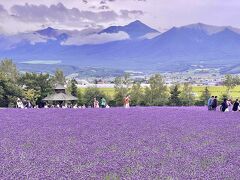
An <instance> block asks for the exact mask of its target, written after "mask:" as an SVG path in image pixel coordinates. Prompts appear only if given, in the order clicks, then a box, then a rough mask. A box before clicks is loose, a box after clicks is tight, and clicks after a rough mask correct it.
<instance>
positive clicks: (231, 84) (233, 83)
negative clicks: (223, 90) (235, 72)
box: [223, 74, 240, 95]
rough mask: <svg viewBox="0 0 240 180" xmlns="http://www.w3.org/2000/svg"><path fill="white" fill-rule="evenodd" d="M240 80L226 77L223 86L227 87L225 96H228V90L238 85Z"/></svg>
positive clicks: (234, 77) (235, 77)
mask: <svg viewBox="0 0 240 180" xmlns="http://www.w3.org/2000/svg"><path fill="white" fill-rule="evenodd" d="M239 83H240V79H239V77H238V76H232V75H230V74H228V75H226V76H225V78H224V81H223V85H224V86H226V87H227V94H228V95H230V90H231V89H233V88H234V87H236V86H237V85H239Z"/></svg>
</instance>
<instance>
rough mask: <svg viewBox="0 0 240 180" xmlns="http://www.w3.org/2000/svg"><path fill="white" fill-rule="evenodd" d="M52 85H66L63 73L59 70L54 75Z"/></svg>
mask: <svg viewBox="0 0 240 180" xmlns="http://www.w3.org/2000/svg"><path fill="white" fill-rule="evenodd" d="M54 83H55V84H61V85H64V84H65V83H66V79H65V76H64V74H63V71H62V70H60V69H57V70H56V72H55V75H54Z"/></svg>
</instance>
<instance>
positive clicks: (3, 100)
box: [0, 59, 240, 107]
mask: <svg viewBox="0 0 240 180" xmlns="http://www.w3.org/2000/svg"><path fill="white" fill-rule="evenodd" d="M239 82H240V80H239V77H238V76H232V75H227V76H226V77H225V79H224V81H223V84H224V85H225V86H226V87H227V92H226V96H229V94H230V93H231V89H233V88H234V87H235V86H237V85H239V84H240V83H239ZM114 83H115V87H114V89H115V93H114V97H110V96H108V95H106V94H105V93H104V92H103V91H101V90H100V89H98V88H96V87H88V88H86V89H85V90H84V92H82V90H81V89H79V88H77V81H76V80H75V79H71V80H70V81H68V83H67V93H69V94H71V95H73V96H76V97H78V102H77V103H78V105H86V106H92V103H93V99H94V98H99V99H100V98H101V97H104V98H105V99H106V100H107V102H108V104H109V105H110V106H122V105H123V99H124V97H125V96H127V95H130V97H131V105H132V106H166V105H167V106H192V105H206V103H207V100H208V99H209V97H210V96H211V94H210V92H209V90H208V87H206V88H205V89H204V91H203V92H202V95H201V97H200V98H196V96H195V94H194V92H193V90H192V86H191V84H189V83H184V84H174V85H172V86H171V87H168V86H167V85H166V84H165V81H164V79H163V77H162V76H161V75H160V74H155V75H153V76H151V77H150V79H149V80H148V83H149V86H147V87H142V86H141V84H140V83H133V82H132V81H131V79H130V76H129V74H125V75H124V76H123V77H117V78H116V79H115V82H114ZM56 84H62V85H64V84H66V79H65V77H64V74H63V72H62V71H61V70H59V69H57V70H56V72H55V74H54V75H50V74H43V73H40V74H37V73H29V72H26V73H20V72H19V71H18V70H17V67H16V65H15V64H14V63H13V62H12V60H9V59H5V60H3V61H1V63H0V107H14V106H15V105H16V100H17V98H25V99H26V100H30V101H31V102H32V103H33V105H36V104H38V103H39V102H41V101H42V99H43V98H45V97H46V96H47V95H49V94H51V93H53V89H54V86H55V85H56Z"/></svg>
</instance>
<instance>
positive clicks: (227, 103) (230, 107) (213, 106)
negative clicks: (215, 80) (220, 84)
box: [208, 96, 240, 112]
mask: <svg viewBox="0 0 240 180" xmlns="http://www.w3.org/2000/svg"><path fill="white" fill-rule="evenodd" d="M217 107H218V97H217V96H212V97H210V98H209V99H208V110H209V111H216V110H217ZM220 111H221V112H229V111H234V112H236V111H240V103H239V100H238V99H236V100H235V101H234V102H232V100H231V99H227V98H224V100H223V102H222V103H221V104H220Z"/></svg>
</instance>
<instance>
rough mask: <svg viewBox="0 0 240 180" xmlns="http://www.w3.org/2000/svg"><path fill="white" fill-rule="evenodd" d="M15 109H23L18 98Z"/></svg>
mask: <svg viewBox="0 0 240 180" xmlns="http://www.w3.org/2000/svg"><path fill="white" fill-rule="evenodd" d="M17 108H19V109H23V108H24V107H23V102H22V101H21V99H20V98H17Z"/></svg>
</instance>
